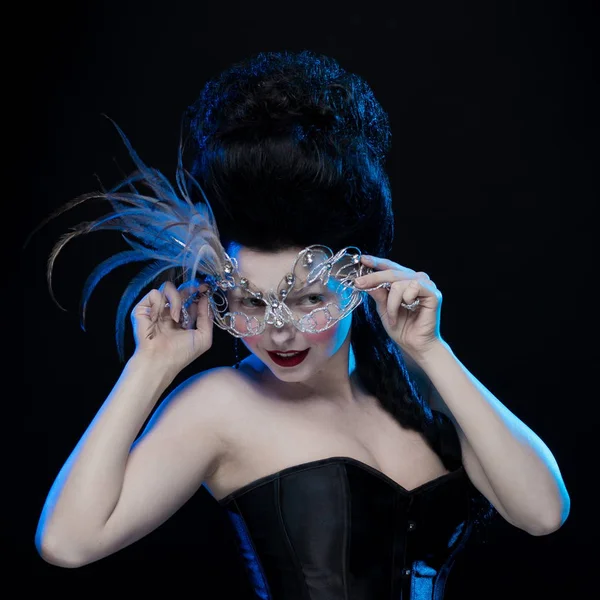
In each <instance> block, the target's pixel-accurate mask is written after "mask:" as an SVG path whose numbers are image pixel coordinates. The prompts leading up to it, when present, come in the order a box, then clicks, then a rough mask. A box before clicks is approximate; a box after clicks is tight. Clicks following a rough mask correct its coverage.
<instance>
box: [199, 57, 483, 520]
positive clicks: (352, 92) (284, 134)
mask: <svg viewBox="0 0 600 600" xmlns="http://www.w3.org/2000/svg"><path fill="white" fill-rule="evenodd" d="M188 118H189V122H190V131H191V137H192V141H193V143H194V145H195V153H194V158H193V162H192V165H191V173H192V175H193V177H194V178H195V179H196V181H198V183H199V184H200V185H201V187H202V188H203V190H204V192H205V193H206V195H207V197H208V198H209V200H210V202H211V206H212V208H213V210H214V213H215V217H216V221H217V225H218V227H219V232H220V237H221V242H222V244H223V246H224V247H225V248H228V245H229V244H230V243H232V242H233V243H238V244H241V245H242V246H245V247H247V248H250V249H252V250H256V251H279V250H286V249H289V248H297V247H300V248H305V247H306V246H309V245H311V244H324V245H326V246H328V247H329V248H331V249H332V250H333V251H334V252H337V251H338V250H340V249H341V248H343V247H345V246H356V247H358V248H360V250H361V251H362V252H363V253H364V254H371V255H374V256H379V257H388V256H389V253H390V251H391V246H392V240H393V236H394V213H393V210H392V201H391V192H390V183H389V179H388V176H387V174H386V172H385V169H384V162H385V159H386V156H387V153H388V151H389V148H390V142H391V132H390V126H389V120H388V116H387V114H386V113H385V111H384V110H383V108H382V107H381V106H380V104H379V103H378V101H377V100H376V99H375V96H374V94H373V92H372V90H371V88H370V87H369V86H368V85H367V83H366V82H365V81H364V80H363V79H362V78H361V77H359V76H357V75H355V74H352V73H348V72H346V71H345V70H344V69H343V68H341V66H340V65H339V64H338V63H337V62H336V61H335V60H334V59H332V58H329V57H327V56H322V55H317V54H314V53H312V52H308V51H304V52H300V53H289V52H281V53H275V52H269V53H261V54H259V55H257V56H255V57H252V58H249V59H247V60H244V61H242V62H239V63H237V64H235V65H233V66H232V67H230V68H229V69H227V70H226V71H224V72H223V73H221V74H220V75H219V76H218V77H217V78H215V79H214V80H212V81H209V82H208V83H207V84H206V86H205V87H204V89H203V90H202V92H201V94H200V97H199V98H198V100H197V101H196V102H195V103H194V104H193V105H192V106H191V107H190V108H189V111H188ZM351 344H352V350H353V352H354V356H355V360H356V370H357V373H358V376H359V379H360V381H361V383H362V384H363V385H364V386H365V388H366V389H367V390H368V391H369V392H370V393H371V394H373V395H374V396H375V397H376V398H378V400H379V401H380V402H381V404H382V406H383V407H384V408H385V409H386V410H387V411H388V412H389V413H390V414H391V415H392V416H393V417H394V418H395V419H396V420H397V421H398V422H399V423H400V424H401V425H402V426H403V427H406V428H409V429H412V430H416V431H419V432H422V433H423V435H424V437H425V438H426V440H427V441H428V443H429V444H430V446H431V448H432V449H433V450H434V451H435V452H436V453H437V454H438V455H439V456H440V458H441V459H442V461H443V463H444V465H445V466H446V468H447V469H449V470H455V469H457V468H458V467H459V466H460V464H461V462H462V458H461V450H460V443H459V440H458V436H457V433H456V430H455V428H454V425H453V424H452V423H451V421H450V420H449V419H448V417H447V416H446V415H443V414H442V413H440V412H438V411H431V409H430V408H429V404H428V402H427V401H424V399H423V398H422V396H421V395H420V393H419V392H418V390H417V388H416V386H415V385H414V384H413V382H411V381H410V378H409V375H408V373H407V369H406V366H405V363H404V360H403V357H402V353H401V350H400V349H399V348H398V347H397V345H396V344H395V343H394V342H393V341H391V340H390V339H389V336H388V335H387V333H386V331H385V329H384V328H383V325H382V324H381V321H380V319H379V317H378V315H377V311H376V307H375V302H374V300H373V299H372V298H371V297H370V296H369V295H368V294H365V299H364V301H363V303H362V304H361V305H360V306H359V307H357V308H356V309H355V310H354V311H353V313H352V329H351ZM481 498H483V496H482V497H481ZM488 508H489V506H488Z"/></svg>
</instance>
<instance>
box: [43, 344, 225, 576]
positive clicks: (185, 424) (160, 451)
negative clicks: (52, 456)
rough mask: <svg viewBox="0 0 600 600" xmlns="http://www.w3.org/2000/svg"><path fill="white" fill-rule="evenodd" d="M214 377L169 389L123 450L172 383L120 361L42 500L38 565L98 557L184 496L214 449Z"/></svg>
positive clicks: (154, 370)
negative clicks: (116, 376) (119, 371)
mask: <svg viewBox="0 0 600 600" xmlns="http://www.w3.org/2000/svg"><path fill="white" fill-rule="evenodd" d="M219 379H222V373H221V371H220V370H212V371H206V372H204V373H201V374H200V376H197V377H195V378H192V379H190V380H188V382H186V383H185V384H183V385H182V386H180V387H179V388H178V389H177V390H175V391H174V392H173V394H171V395H170V397H169V398H167V399H166V400H165V401H164V402H163V404H162V405H161V407H160V408H159V409H158V410H157V411H156V413H155V415H154V416H153V418H152V419H151V422H150V424H149V425H148V427H147V429H146V432H145V433H144V435H143V436H142V437H141V438H140V440H138V441H137V442H136V443H135V445H134V448H133V449H132V445H133V444H134V441H135V438H136V436H137V435H138V433H139V432H140V429H141V427H142V426H143V424H144V422H145V421H146V419H147V418H148V415H149V414H150V412H151V411H152V409H153V407H154V406H155V404H156V402H157V400H158V399H159V397H160V396H161V395H162V394H163V392H164V391H165V390H166V388H167V387H168V385H169V384H170V383H171V382H172V380H173V377H172V376H171V374H170V373H169V372H168V371H167V370H166V369H164V368H161V367H160V366H159V365H157V364H156V363H155V362H147V361H145V360H143V359H137V358H136V357H135V355H134V357H133V358H132V359H130V361H129V362H128V363H127V365H126V367H125V369H124V370H123V373H122V375H121V377H120V378H119V380H118V382H117V384H116V385H115V387H114V388H113V390H112V392H111V394H110V395H109V396H108V398H107V399H106V401H105V402H104V404H103V406H102V407H101V409H100V410H99V411H98V414H97V415H96V417H95V418H94V420H93V421H92V423H91V424H90V426H89V427H88V428H87V430H86V432H85V433H84V435H83V436H82V438H81V440H80V441H79V443H78V444H77V446H76V447H75V449H74V450H73V452H72V453H71V455H70V456H69V458H68V460H67V461H66V463H65V465H64V466H63V468H62V469H61V471H60V473H59V474H58V477H57V478H56V480H55V482H54V484H53V486H52V488H51V490H50V493H49V494H48V498H47V500H46V503H45V505H44V508H43V511H42V514H41V518H40V521H39V525H38V529H37V533H36V546H37V548H38V551H39V552H40V554H41V556H42V557H43V558H44V559H45V560H46V561H48V562H50V563H52V564H55V565H59V566H64V567H77V566H81V565H84V564H87V563H90V562H93V561H95V560H98V559H100V558H102V557H104V556H107V555H108V554H111V553H113V552H115V551H117V550H119V549H121V548H123V547H124V546H127V545H129V544H131V543H132V542H134V541H135V540H137V539H139V538H141V537H143V536H144V535H146V534H147V533H149V532H150V531H152V530H153V529H155V528H156V527H158V526H159V525H160V524H161V523H163V522H164V521H165V520H166V519H167V518H168V517H169V516H171V515H172V514H173V513H174V512H175V511H176V510H177V509H178V508H179V507H180V506H182V505H183V504H184V503H185V502H186V501H187V500H188V499H189V498H190V497H191V496H192V495H193V493H194V492H195V491H196V490H197V489H198V487H199V486H200V485H201V484H202V482H203V480H204V478H205V476H206V475H207V474H210V472H212V470H214V469H215V468H216V464H217V461H218V459H219V457H220V453H221V451H222V444H221V440H220V437H219V434H218V431H217V429H218V412H217V405H221V404H222V402H223V400H222V399H221V397H219V402H218V403H217V402H214V399H215V398H216V397H217V389H220V390H221V389H222V388H221V387H219V386H216V385H215V380H219ZM221 394H222V391H221Z"/></svg>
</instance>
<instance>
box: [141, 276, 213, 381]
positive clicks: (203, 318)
mask: <svg viewBox="0 0 600 600" xmlns="http://www.w3.org/2000/svg"><path fill="white" fill-rule="evenodd" d="M207 289H208V285H207V284H202V285H199V284H198V282H197V281H194V282H191V283H186V284H183V285H181V286H180V287H179V288H176V287H175V285H174V284H173V283H171V282H170V281H168V282H166V283H164V284H163V285H162V286H161V287H160V289H158V290H157V289H153V290H150V291H149V292H148V293H147V294H146V295H145V296H144V297H143V298H142V300H140V302H139V303H138V304H137V305H136V306H135V308H134V309H133V311H132V312H131V320H132V324H133V333H134V337H135V343H136V350H135V355H136V356H138V357H140V356H141V357H144V358H147V359H149V360H153V361H158V362H159V363H160V364H161V365H162V366H165V367H168V368H169V369H171V370H174V372H175V373H179V371H181V370H182V369H183V368H184V367H186V366H187V365H189V364H190V363H191V362H192V361H194V360H195V359H196V358H198V357H199V356H200V355H202V354H204V353H205V352H206V351H207V350H208V349H209V348H210V347H211V346H212V341H213V320H212V318H211V316H210V314H209V304H208V296H207V295H206V294H204V293H203V292H205V291H206V290H207Z"/></svg>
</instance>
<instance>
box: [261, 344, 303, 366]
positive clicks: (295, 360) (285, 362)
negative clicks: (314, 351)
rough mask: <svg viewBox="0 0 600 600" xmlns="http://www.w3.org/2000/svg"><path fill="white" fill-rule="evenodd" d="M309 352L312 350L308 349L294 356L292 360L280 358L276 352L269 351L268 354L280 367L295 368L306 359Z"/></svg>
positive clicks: (291, 357)
mask: <svg viewBox="0 0 600 600" xmlns="http://www.w3.org/2000/svg"><path fill="white" fill-rule="evenodd" d="M309 350H310V348H307V349H306V350H302V351H300V352H297V353H296V354H292V355H291V356H290V358H285V357H282V356H279V355H278V354H277V353H276V352H270V351H268V350H267V353H268V354H269V356H270V357H271V360H272V361H273V362H274V363H275V364H277V365H279V366H280V367H295V366H297V365H299V364H300V363H301V362H302V361H303V360H304V359H305V358H306V356H307V354H308V352H309Z"/></svg>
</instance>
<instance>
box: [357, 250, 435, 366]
mask: <svg viewBox="0 0 600 600" xmlns="http://www.w3.org/2000/svg"><path fill="white" fill-rule="evenodd" d="M361 262H362V263H363V264H364V265H365V266H366V267H370V268H372V269H373V270H374V272H373V273H369V274H368V275H363V276H362V277H358V278H357V279H356V280H355V281H354V284H355V286H356V287H357V288H358V289H361V288H373V287H376V286H377V285H379V284H381V283H384V282H389V283H390V284H391V286H390V288H389V289H386V288H379V289H377V290H372V291H367V292H366V293H367V294H369V295H370V296H371V297H372V298H373V300H375V303H376V305H377V312H378V314H379V317H380V319H381V322H382V324H383V326H384V328H385V330H386V332H387V334H388V335H389V336H390V338H391V339H392V340H394V342H396V343H397V344H398V345H399V346H400V347H401V349H402V350H404V351H406V352H408V354H410V356H411V357H412V358H413V359H415V360H417V359H418V358H420V357H421V356H423V355H424V354H425V353H426V352H427V351H428V350H429V349H430V348H431V347H432V346H433V345H435V344H436V343H438V342H440V341H441V336H440V312H441V306H442V294H441V292H440V291H439V290H438V289H437V287H436V285H435V283H433V281H431V279H430V278H429V276H428V275H427V273H423V272H422V271H419V272H416V271H413V270H412V269H408V268H407V267H403V266H401V265H399V264H398V263H395V262H393V261H391V260H388V259H385V258H377V257H375V256H368V255H363V256H362V257H361ZM359 284H362V285H359ZM416 302H418V304H417V305H416V306H415V307H414V309H412V310H411V309H407V308H404V307H403V306H402V304H405V305H407V306H410V305H414V303H416Z"/></svg>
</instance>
